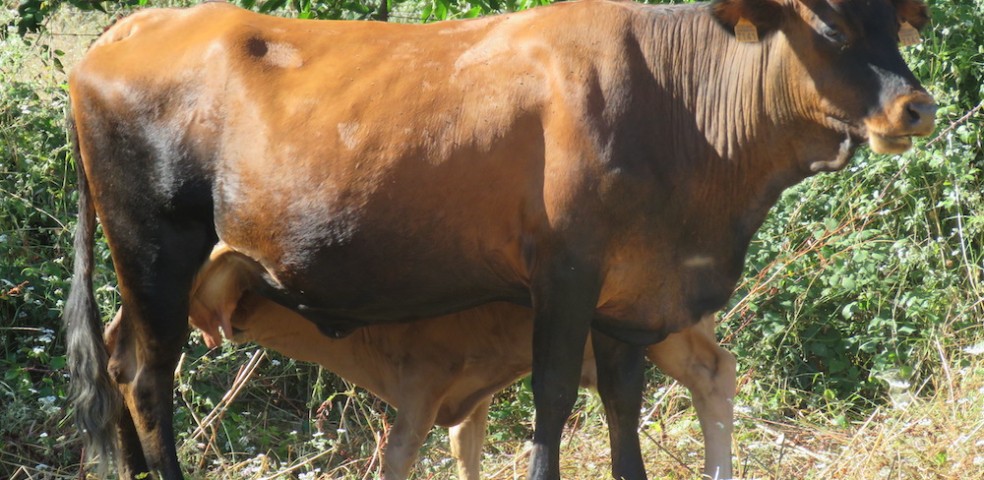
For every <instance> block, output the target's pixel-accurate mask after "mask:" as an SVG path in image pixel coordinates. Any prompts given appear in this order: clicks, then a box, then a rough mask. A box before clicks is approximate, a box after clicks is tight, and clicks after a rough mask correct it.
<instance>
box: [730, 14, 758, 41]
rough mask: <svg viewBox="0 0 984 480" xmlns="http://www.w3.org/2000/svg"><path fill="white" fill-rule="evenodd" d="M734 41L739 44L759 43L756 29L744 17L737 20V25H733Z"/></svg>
mask: <svg viewBox="0 0 984 480" xmlns="http://www.w3.org/2000/svg"><path fill="white" fill-rule="evenodd" d="M735 40H738V41H739V42H741V43H755V42H757V41H759V32H758V28H756V27H755V25H753V24H752V22H749V21H748V19H746V18H745V17H741V18H739V19H738V23H736V24H735Z"/></svg>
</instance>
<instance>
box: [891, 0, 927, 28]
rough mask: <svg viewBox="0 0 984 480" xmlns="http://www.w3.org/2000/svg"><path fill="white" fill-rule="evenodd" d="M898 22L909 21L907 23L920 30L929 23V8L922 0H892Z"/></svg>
mask: <svg viewBox="0 0 984 480" xmlns="http://www.w3.org/2000/svg"><path fill="white" fill-rule="evenodd" d="M892 3H893V4H894V5H895V12H896V13H897V14H898V16H899V23H902V22H909V25H912V26H913V27H916V30H922V28H923V27H924V26H926V24H927V23H929V9H927V8H926V4H925V3H923V2H922V0H892Z"/></svg>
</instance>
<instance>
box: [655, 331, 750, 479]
mask: <svg viewBox="0 0 984 480" xmlns="http://www.w3.org/2000/svg"><path fill="white" fill-rule="evenodd" d="M647 354H648V356H649V359H650V360H652V362H653V363H655V364H656V366H657V367H659V368H660V370H662V371H663V372H664V373H666V374H667V375H669V376H671V377H673V378H674V379H676V380H677V381H679V382H680V383H682V384H683V385H684V386H685V387H687V388H688V389H689V390H690V393H691V395H692V396H693V402H694V408H695V409H696V410H697V418H698V419H699V420H700V429H701V431H702V432H703V434H704V475H705V476H707V477H709V478H711V479H726V478H731V476H732V469H731V433H732V430H733V429H734V405H733V400H734V396H735V384H736V371H735V357H734V355H732V354H731V352H728V351H727V350H725V349H724V348H721V346H720V345H718V342H717V339H716V338H715V336H714V316H713V315H708V316H706V317H704V318H703V319H702V320H701V321H700V323H698V324H696V325H694V326H693V327H691V328H688V329H686V330H683V331H681V332H677V333H674V334H672V335H670V336H668V337H667V338H666V339H665V340H663V341H662V342H660V343H657V344H655V345H651V346H650V347H649V350H648V352H647Z"/></svg>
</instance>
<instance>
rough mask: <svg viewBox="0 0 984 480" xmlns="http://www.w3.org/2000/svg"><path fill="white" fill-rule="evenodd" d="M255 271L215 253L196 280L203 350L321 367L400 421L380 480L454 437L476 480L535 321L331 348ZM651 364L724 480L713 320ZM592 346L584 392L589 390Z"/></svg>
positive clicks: (727, 382) (500, 309)
mask: <svg viewBox="0 0 984 480" xmlns="http://www.w3.org/2000/svg"><path fill="white" fill-rule="evenodd" d="M261 271H262V267H259V266H258V265H255V264H254V263H253V262H252V260H250V259H248V258H247V257H244V256H242V255H240V254H237V253H236V252H234V251H231V250H229V249H228V248H225V247H221V246H220V247H218V248H217V249H216V250H215V251H214V252H213V253H212V256H211V259H210V261H209V262H208V263H207V264H206V265H205V266H204V267H203V268H202V270H201V272H200V273H199V275H198V278H197V280H196V287H195V289H194V291H193V294H192V298H191V305H192V307H191V323H192V324H193V325H195V326H196V327H198V328H199V329H200V330H201V331H202V332H203V334H204V337H205V341H206V343H207V344H208V345H209V346H215V345H217V344H218V343H219V342H221V338H222V336H221V334H220V330H221V331H222V332H224V334H225V336H226V337H227V338H231V339H233V340H235V341H237V342H246V341H253V342H256V343H257V344H259V345H262V346H264V347H268V348H272V349H274V350H276V351H278V352H280V353H282V354H284V355H286V356H288V357H291V358H295V359H298V360H302V361H307V362H316V363H319V364H321V365H322V366H324V367H325V368H326V369H328V370H330V371H332V372H334V373H336V374H338V375H339V376H341V377H343V378H345V379H346V380H348V381H350V382H353V383H355V384H356V385H359V386H361V387H363V388H365V389H367V390H369V391H370V392H372V393H374V394H375V395H376V396H378V397H379V398H381V399H383V400H384V401H386V402H387V403H389V404H390V405H392V406H393V407H395V408H396V409H397V410H398V413H397V417H396V423H395V424H394V426H393V429H392V430H391V431H390V433H389V437H388V442H387V445H386V449H385V452H384V456H383V472H384V477H385V478H386V479H387V480H394V479H404V478H407V475H408V473H409V471H410V469H411V467H412V465H413V462H414V459H415V458H416V456H417V452H418V450H419V449H420V446H421V445H422V444H423V442H424V440H425V438H426V436H427V434H428V432H429V431H430V430H431V428H432V427H433V426H434V425H435V424H437V425H441V426H443V427H450V429H451V430H450V437H451V452H452V454H453V455H454V456H455V459H456V460H457V462H458V476H459V478H460V479H462V480H465V479H467V480H478V479H479V478H480V475H479V466H480V460H481V449H482V443H483V441H484V438H485V427H486V419H487V416H488V408H489V404H490V403H491V402H492V398H493V395H494V394H495V393H496V392H498V391H500V390H502V389H503V388H505V387H506V386H507V385H509V384H511V383H513V382H514V381H516V379H518V378H519V377H521V376H523V375H526V374H527V373H529V371H530V364H531V361H532V350H531V346H532V340H533V330H532V327H533V314H532V312H531V311H530V309H529V308H525V307H521V306H517V305H513V304H509V303H501V302H500V303H492V304H488V305H485V306H482V307H477V308H473V309H470V310H467V311H464V312H461V313H456V314H451V315H445V316H442V317H438V318H431V319H425V320H419V321H416V322H413V323H402V324H391V325H379V326H371V327H366V328H363V329H360V330H358V331H356V332H353V333H352V334H351V335H349V336H347V337H345V338H341V339H332V338H329V337H326V336H324V335H322V334H321V333H320V332H319V331H318V328H317V327H316V326H315V325H314V324H313V323H311V322H309V321H307V320H306V319H305V318H303V317H301V316H299V315H297V314H296V313H294V312H293V311H291V310H289V309H287V308H284V307H282V306H280V305H278V304H276V303H274V302H271V301H269V300H266V299H265V298H263V297H261V296H258V295H256V294H253V293H251V292H250V289H251V288H253V287H254V286H255V285H256V284H257V282H258V281H259V279H258V278H257V277H256V275H257V274H259V273H260V272H261ZM647 356H648V357H649V359H650V360H652V361H653V362H654V363H655V364H656V365H657V366H658V367H659V368H660V369H661V370H663V371H664V372H665V373H666V374H668V375H670V376H671V377H673V378H675V379H676V380H678V381H679V382H680V383H682V384H683V385H685V386H686V387H687V388H689V389H690V391H691V393H692V395H693V401H694V406H695V407H696V409H697V415H698V417H699V419H700V424H701V428H702V430H703V431H704V437H705V439H704V444H705V469H704V472H705V474H706V475H708V476H709V478H729V477H730V476H731V430H732V403H731V402H732V397H733V396H734V392H735V363H734V357H732V355H731V354H730V353H728V352H727V351H726V350H724V349H723V348H721V347H719V346H718V345H717V342H716V340H715V337H714V319H713V317H706V318H705V319H704V320H702V321H701V322H700V323H699V324H697V325H694V326H693V327H690V328H687V329H684V330H683V331H681V332H678V333H674V334H671V335H670V336H668V337H667V338H666V339H665V340H663V341H662V342H660V343H657V344H655V345H652V346H650V347H648V349H647ZM594 360H595V359H594V354H593V351H592V350H591V348H590V343H589V344H588V348H587V349H586V354H585V357H584V364H583V367H582V379H581V384H582V385H583V386H593V385H594V384H595V381H596V378H595V366H594Z"/></svg>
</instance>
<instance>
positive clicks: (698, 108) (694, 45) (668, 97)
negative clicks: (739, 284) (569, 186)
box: [639, 5, 812, 236]
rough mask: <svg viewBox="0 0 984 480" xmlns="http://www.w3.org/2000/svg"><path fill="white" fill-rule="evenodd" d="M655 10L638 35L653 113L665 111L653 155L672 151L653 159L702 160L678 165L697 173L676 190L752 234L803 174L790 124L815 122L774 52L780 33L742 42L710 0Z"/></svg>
mask: <svg viewBox="0 0 984 480" xmlns="http://www.w3.org/2000/svg"><path fill="white" fill-rule="evenodd" d="M653 12H654V13H653V16H652V17H650V18H647V19H646V20H645V27H644V28H645V30H643V31H644V32H646V33H645V34H643V35H641V36H640V37H639V38H640V39H643V38H646V39H648V42H649V45H651V46H650V47H649V49H647V48H646V45H647V42H646V41H641V42H640V44H641V46H642V48H643V50H644V54H645V55H647V60H648V62H649V65H650V68H651V71H652V72H653V77H654V80H655V82H656V84H657V88H658V90H659V91H658V92H657V94H656V98H655V102H657V103H658V105H656V107H657V108H655V109H654V111H658V112H661V114H666V115H669V116H668V117H667V118H665V120H664V121H662V122H660V124H659V127H660V129H661V130H662V132H661V133H658V134H657V135H658V136H659V137H660V138H661V139H663V140H664V141H665V142H669V144H670V145H672V148H665V145H661V146H660V148H661V150H659V152H657V154H658V155H660V156H665V155H666V152H672V154H671V156H672V158H666V159H664V158H660V159H657V161H670V162H680V163H687V164H693V163H700V164H701V165H699V166H698V168H681V169H675V170H676V173H677V174H683V175H693V176H694V178H692V179H691V180H694V181H691V182H688V183H690V184H692V185H693V186H692V187H691V188H690V189H689V190H688V191H686V192H677V193H683V194H686V195H687V196H689V197H690V198H689V200H694V201H697V203H696V204H698V205H705V206H706V205H710V204H717V206H718V207H720V210H719V211H721V212H722V213H724V212H729V211H730V212H732V218H731V221H732V223H733V225H735V226H736V227H737V228H738V229H740V230H743V232H742V233H747V234H748V235H749V236H750V235H751V233H752V232H753V231H754V230H755V229H757V228H758V226H759V225H760V224H761V222H762V221H763V220H764V218H765V215H766V214H767V212H768V209H769V208H770V207H771V206H772V205H773V204H774V202H775V201H776V200H777V199H778V196H779V194H780V193H781V192H782V190H784V189H785V188H787V187H789V186H792V185H793V184H795V183H797V182H799V181H800V180H802V179H803V178H804V177H805V176H807V172H804V171H803V170H802V168H801V167H800V165H802V164H803V163H802V162H801V161H800V159H798V158H797V156H798V155H800V154H801V153H802V152H804V151H805V149H801V148H798V147H797V145H795V144H796V141H789V140H788V139H789V138H791V137H790V135H789V133H790V132H789V131H788V130H791V129H794V127H798V128H802V127H811V126H812V122H811V121H810V120H809V119H808V118H807V115H806V114H805V113H803V112H806V109H805V107H804V103H805V102H804V99H803V98H801V97H799V96H797V95H796V94H795V92H797V90H796V89H794V88H792V87H791V86H790V85H787V84H786V81H787V80H786V79H787V75H784V74H783V73H784V72H785V69H786V68H787V67H789V66H788V65H783V64H782V63H781V58H782V56H781V55H777V54H776V53H775V52H776V51H777V49H779V48H782V47H783V46H782V45H781V44H780V43H778V42H783V41H785V40H784V39H782V38H779V37H777V36H778V35H779V34H776V35H773V36H771V37H768V38H765V39H763V40H762V42H761V43H759V44H755V45H746V44H740V43H738V42H736V41H735V40H734V39H733V38H732V37H731V35H730V34H729V33H728V32H726V31H724V29H723V28H722V27H721V26H720V25H719V24H718V23H717V22H715V21H714V19H713V18H712V17H711V15H710V11H709V9H708V8H707V6H706V5H696V6H694V5H689V6H676V7H659V8H657V9H655V10H653ZM780 133H784V135H780ZM800 133H802V131H800ZM780 137H781V138H780ZM783 139H787V140H783Z"/></svg>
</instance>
